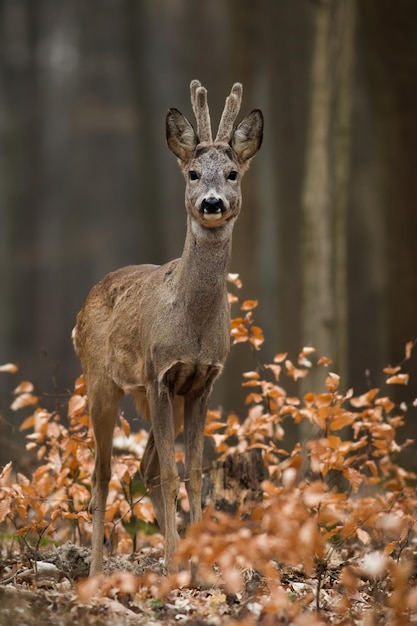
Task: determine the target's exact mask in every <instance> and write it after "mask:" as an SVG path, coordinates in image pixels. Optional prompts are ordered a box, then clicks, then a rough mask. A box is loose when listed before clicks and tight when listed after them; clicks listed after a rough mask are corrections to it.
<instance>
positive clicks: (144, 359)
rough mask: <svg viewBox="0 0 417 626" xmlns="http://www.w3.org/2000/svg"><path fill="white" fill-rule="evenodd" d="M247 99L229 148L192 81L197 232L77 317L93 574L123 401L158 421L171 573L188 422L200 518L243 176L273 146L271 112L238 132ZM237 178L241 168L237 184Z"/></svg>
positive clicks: (191, 478)
mask: <svg viewBox="0 0 417 626" xmlns="http://www.w3.org/2000/svg"><path fill="white" fill-rule="evenodd" d="M241 94H242V88H241V85H239V84H237V85H235V86H234V87H233V89H232V94H231V96H229V99H228V100H227V101H226V107H227V110H226V113H225V114H224V115H223V116H222V129H221V130H222V132H221V136H222V138H223V141H222V142H217V143H212V141H211V128H210V117H209V112H208V106H207V92H206V90H205V89H204V88H203V87H201V85H200V83H198V81H193V82H192V83H191V95H192V104H193V109H194V112H195V115H196V117H197V128H199V129H200V132H201V133H202V134H203V135H204V136H205V138H206V139H205V141H204V143H202V144H200V138H199V136H198V135H197V133H196V132H195V131H194V129H193V127H192V126H191V124H190V123H189V122H188V120H187V119H186V118H185V117H184V116H183V115H182V114H181V113H180V112H179V111H177V110H176V109H171V110H170V111H169V112H168V115H167V121H166V128H167V143H168V147H169V148H170V150H171V151H172V152H173V153H174V155H175V156H176V157H177V159H178V161H179V164H180V167H181V170H182V172H183V174H184V176H185V179H186V199H185V206H186V210H187V234H186V238H185V244H184V250H183V253H182V256H181V258H180V259H176V260H174V261H171V262H170V263H167V264H166V265H162V266H156V265H139V266H134V265H133V266H129V267H124V268H122V269H119V270H117V271H116V272H112V273H111V274H108V275H107V276H106V277H105V278H104V279H103V280H102V281H101V282H100V283H98V284H97V285H95V286H94V287H93V288H92V290H91V291H90V293H89V295H88V296H87V299H86V301H85V302H84V306H83V308H82V309H81V311H80V313H79V314H78V317H77V324H76V327H75V329H74V345H75V349H76V352H77V354H78V355H79V357H80V360H81V365H82V369H83V372H84V375H85V379H86V384H87V392H88V398H89V405H90V413H91V419H92V424H93V428H94V433H95V439H96V463H95V469H94V475H93V494H92V500H91V505H90V506H91V510H92V512H93V539H92V563H91V570H90V574H97V573H98V572H100V571H101V569H102V560H103V533H104V512H105V507H106V499H107V493H108V483H109V479H110V460H111V449H112V437H113V429H114V425H115V420H116V416H117V407H118V403H119V400H120V398H121V397H122V395H123V394H131V395H132V396H133V397H134V399H135V401H136V405H137V407H138V410H139V411H140V412H141V413H142V414H143V415H145V416H147V417H149V419H150V421H151V431H150V436H149V441H148V444H147V447H146V450H145V453H144V457H143V460H142V464H141V472H142V475H143V479H144V482H145V484H146V486H147V487H148V489H149V490H150V496H151V499H152V503H153V506H154V509H155V514H156V517H157V520H158V523H159V526H160V528H161V530H162V532H163V533H164V535H165V564H166V568H167V570H168V571H172V568H173V556H174V552H175V550H176V547H177V542H178V535H177V532H176V528H175V503H176V499H177V494H178V488H179V477H178V471H177V467H176V463H175V456H174V442H175V437H176V435H177V433H178V431H179V430H180V428H182V427H184V439H185V459H186V460H185V481H186V483H185V484H186V488H187V493H188V497H189V502H190V516H191V522H196V521H198V520H200V519H201V473H202V456H203V440H204V425H205V416H206V412H207V406H208V401H209V397H210V393H211V390H212V386H213V383H214V381H215V380H216V378H217V377H218V376H219V375H220V373H221V371H222V369H223V366H224V363H225V361H226V358H227V355H228V352H229V345H230V339H229V327H230V313H229V305H228V299H227V289H226V276H227V272H228V267H229V262H230V256H231V246H232V231H233V225H234V223H235V221H236V219H237V217H238V215H239V212H240V207H241V193H240V181H241V177H242V175H243V173H244V172H245V171H246V169H247V167H248V164H249V161H250V159H251V158H252V157H253V156H254V154H255V153H256V152H257V151H258V149H259V147H260V145H261V141H262V128H263V120H262V114H261V112H260V111H252V113H250V114H249V115H248V116H247V117H246V118H245V119H244V120H243V122H242V123H241V124H240V125H239V126H238V127H237V129H236V130H234V129H233V124H234V121H235V119H236V116H237V114H238V112H239V107H240V97H241ZM230 99H231V100H232V101H230ZM228 101H229V104H227V102H228ZM190 171H191V172H192V179H191V178H190ZM231 172H236V179H235V180H233V178H234V174H233V175H232V176H230V173H231ZM194 173H195V174H194ZM195 176H196V177H197V178H196V179H194V177H195ZM208 198H211V199H212V203H213V199H214V201H215V202H217V201H218V202H219V206H220V207H221V210H220V209H219V210H218V211H216V206H217V205H216V206H215V207H214V209H213V207H212V206H211V205H210V204H209V205H208V209H207V210H203V207H204V206H206V205H207V199H208ZM205 203H206V205H205Z"/></svg>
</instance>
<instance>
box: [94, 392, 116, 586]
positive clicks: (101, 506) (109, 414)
mask: <svg viewBox="0 0 417 626" xmlns="http://www.w3.org/2000/svg"><path fill="white" fill-rule="evenodd" d="M103 396H104V394H103V395H102V396H101V397H100V398H96V399H94V397H93V396H92V395H91V396H90V398H89V404H90V414H91V421H92V424H93V429H94V437H95V440H96V460H95V465H94V472H93V478H92V483H93V488H92V498H91V502H90V511H91V512H92V514H93V536H92V551H91V565H90V576H95V575H96V574H100V573H101V572H102V570H103V542H104V517H105V512H106V501H107V495H108V491H109V481H110V474H111V452H112V443H113V431H114V425H115V422H116V417H117V405H118V401H119V397H120V396H118V397H117V398H114V397H113V398H112V399H111V401H109V402H108V403H107V404H106V402H105V401H104V397H103Z"/></svg>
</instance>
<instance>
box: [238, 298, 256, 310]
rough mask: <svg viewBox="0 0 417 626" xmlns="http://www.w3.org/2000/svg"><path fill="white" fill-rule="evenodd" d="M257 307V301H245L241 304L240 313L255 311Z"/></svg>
mask: <svg viewBox="0 0 417 626" xmlns="http://www.w3.org/2000/svg"><path fill="white" fill-rule="evenodd" d="M257 306H258V301H257V300H245V301H244V302H242V306H241V309H242V311H252V310H253V309H256V307H257Z"/></svg>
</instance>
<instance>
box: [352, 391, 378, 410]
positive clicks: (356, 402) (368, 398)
mask: <svg viewBox="0 0 417 626" xmlns="http://www.w3.org/2000/svg"><path fill="white" fill-rule="evenodd" d="M378 392H379V389H377V388H374V389H370V390H369V391H367V392H366V393H364V394H362V395H361V396H355V397H354V398H351V399H350V403H351V405H352V406H354V407H355V409H360V408H361V407H363V406H370V405H371V403H372V401H373V399H374V398H375V396H376V395H377V394H378Z"/></svg>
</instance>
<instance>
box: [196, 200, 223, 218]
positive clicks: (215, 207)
mask: <svg viewBox="0 0 417 626" xmlns="http://www.w3.org/2000/svg"><path fill="white" fill-rule="evenodd" d="M200 210H201V212H202V213H209V214H213V213H222V212H223V211H224V203H223V200H222V199H221V198H215V197H214V196H210V197H209V198H204V200H203V202H202V203H201V209H200Z"/></svg>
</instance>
